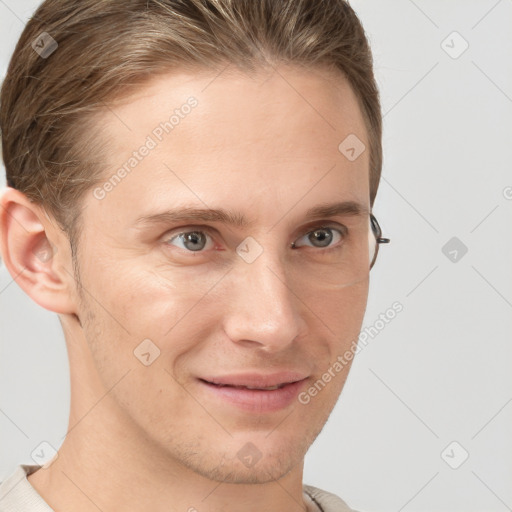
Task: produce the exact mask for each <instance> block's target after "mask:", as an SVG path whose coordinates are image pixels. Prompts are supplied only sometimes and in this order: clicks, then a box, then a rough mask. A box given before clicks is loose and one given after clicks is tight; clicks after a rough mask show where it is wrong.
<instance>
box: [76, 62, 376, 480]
mask: <svg viewBox="0 0 512 512" xmlns="http://www.w3.org/2000/svg"><path fill="white" fill-rule="evenodd" d="M278 71H279V73H277V72H267V71H263V70H262V71H261V72H258V73H257V74H255V75H252V76H247V75H245V74H242V73H239V72H234V71H231V70H229V69H228V70H226V71H224V72H223V73H222V74H221V75H219V76H217V77H216V78H215V76H216V74H214V73H208V72H206V71H205V72H196V73H186V72H183V73H173V74H169V75H162V76H160V77H158V78H157V79H155V80H154V81H153V82H151V83H150V84H149V85H148V86H146V87H145V88H144V89H142V90H140V91H139V92H138V93H137V95H135V96H132V97H130V98H129V99H125V100H123V102H122V103H120V104H119V105H118V106H116V107H115V108H114V109H113V112H114V113H115V115H113V113H111V112H110V111H109V112H106V113H105V114H103V117H102V119H101V122H99V123H98V126H99V127H101V128H100V132H99V133H98V135H99V136H101V137H102V138H103V140H106V141H108V142H109V147H110V156H109V162H108V165H109V168H110V171H109V172H108V173H106V175H105V182H102V183H100V184H98V186H97V187H96V188H94V189H93V190H91V193H90V194H89V195H88V196H87V197H86V199H85V209H84V230H83V232H82V236H81V240H80V250H79V255H78V264H79V271H80V278H81V282H82V285H83V289H84V290H83V291H82V293H81V297H82V301H81V305H80V309H79V310H78V311H77V315H78V316H79V318H80V320H81V322H82V329H83V334H84V337H85V340H86V342H87V344H88V345H89V347H90V349H91V352H92V355H93V359H94V362H95V364H96V368H97V371H98V373H99V376H100V378H101V380H102V381H103V383H104V385H105V387H106V388H107V389H110V388H111V387H112V386H113V385H114V384H115V383H116V382H117V381H119V379H120V377H121V376H123V375H124V374H126V372H127V371H128V370H129V374H128V375H127V376H126V378H124V379H123V380H122V381H121V382H120V383H119V384H118V385H116V386H115V387H114V388H113V389H112V390H111V393H110V396H111V398H112V400H113V403H115V404H116V407H118V408H119V410H120V411H121V416H120V417H122V421H123V422H125V423H126V425H127V426H129V427H133V428H135V429H138V430H139V431H141V433H142V434H143V435H142V434H141V439H144V440H145V441H144V442H146V443H151V444H152V445H153V446H157V447H158V449H159V453H160V454H162V455H161V456H162V458H166V459H168V460H172V461H174V462H175V463H176V462H177V463H179V464H182V465H184V466H186V467H187V468H189V469H191V470H193V471H195V472H197V473H199V474H201V475H203V476H207V477H208V478H212V479H215V480H218V481H226V482H237V483H242V482H245V483H250V482H253V483H254V482H261V483H262V482H266V481H270V480H271V479H276V478H280V477H281V476H283V475H285V474H287V473H288V472H290V471H291V470H292V469H294V468H297V467H299V466H300V464H301V463H302V461H303V458H304V455H305V453H306V451H307V449H308V447H309V446H310V444H311V443H312V442H313V440H314V439H315V438H316V436H317V435H318V434H319V432H320V431H321V429H322V427H323V425H324V424H325V422H326V420H327V418H328V416H329V414H330V412H331V410H332V408H333V407H334V405H335V403H336V401H337V399H338V396H339V394H340V392H341V390H342V387H343V385H344V382H345V379H346V377H347V373H348V370H349V367H350V363H348V364H347V365H345V367H344V368H343V369H342V370H341V371H333V370H332V368H333V363H334V362H335V361H336V360H337V358H338V357H339V356H342V355H343V354H344V353H345V352H346V351H347V350H348V349H350V346H351V344H352V345H353V342H354V340H356V339H357V337H358V334H359V331H360V328H361V323H362V320H363V315H364V310H365V307H366V300H367V294H368V275H366V277H365V278H364V279H358V280H357V282H353V283H351V284H350V285H349V286H333V285H332V282H331V284H329V282H328V279H327V280H326V279H325V276H326V275H327V274H329V272H331V275H333V269H334V266H333V267H332V268H331V270H329V268H330V267H329V265H334V264H335V262H336V261H337V260H336V258H335V257H333V256H332V255H331V256H322V255H320V252H321V251H322V250H325V248H324V247H326V246H327V247H326V248H328V246H329V245H328V244H327V243H326V241H330V245H331V246H335V245H337V244H340V243H342V242H340V240H341V235H340V233H343V229H344V228H345V229H349V230H351V231H350V232H351V233H353V235H352V236H353V238H352V241H353V243H354V244H357V243H358V242H357V241H358V240H359V241H360V240H362V239H365V240H366V241H367V240H368V222H369V221H368V214H367V213H364V211H363V212H362V213H361V214H360V215H359V214H355V213H354V212H353V211H352V210H351V211H349V212H345V213H343V211H342V212H339V213H337V214H336V215H331V216H330V215H327V216H322V217H318V218H316V217H311V216H308V211H309V210H310V209H312V208H314V207H316V206H318V205H321V204H327V203H339V202H346V201H350V202H353V203H357V204H359V205H360V206H361V208H363V209H364V208H366V209H369V183H368V179H369V178H368V165H369V156H368V151H364V152H363V153H362V154H361V155H360V156H359V158H357V159H355V160H353V159H352V160H353V161H351V159H349V158H347V157H346V156H345V155H344V154H343V153H342V152H341V151H340V150H339V149H338V146H339V145H340V143H341V142H342V141H343V140H344V139H345V138H346V137H347V136H348V135H350V134H356V135H357V137H358V138H359V139H360V140H361V141H363V142H364V143H365V144H366V146H367V147H368V141H367V137H366V130H365V127H364V122H363V119H362V116H361V113H360V110H359V107H358V104H357V100H356V97H355V95H354V93H353V91H352V90H351V88H350V87H349V85H348V83H347V82H346V81H345V80H344V79H343V77H342V76H341V75H335V74H330V73H328V72H327V71H322V70H320V69H316V70H313V71H311V70H310V71H305V70H301V69H299V68H294V67H285V66H280V67H279V68H278ZM171 116H172V117H171ZM166 123H167V124H166ZM144 148H146V149H144ZM123 166H124V167H123ZM122 169H124V171H123V170H122ZM183 209H188V210H187V212H188V213H187V215H184V214H183V213H181V214H180V216H178V215H176V212H175V210H183ZM194 209H202V210H222V211H223V212H224V213H226V212H227V213H228V215H227V216H222V215H219V214H218V213H217V215H216V216H210V217H209V218H202V217H199V216H197V215H196V216H195V215H194V214H193V213H192V210H194ZM170 210H173V211H174V214H170V213H168V214H165V212H169V211H170ZM351 212H352V213H351ZM226 218H230V219H231V220H232V221H234V222H233V223H229V222H227V221H226ZM242 218H243V219H244V220H245V221H246V224H243V223H242V222H241V219H242ZM323 226H328V229H327V231H325V230H324V231H321V233H320V238H319V239H317V240H316V242H315V239H314V238H313V237H312V236H310V235H309V233H311V232H313V231H315V230H316V229H318V228H320V229H321V228H322V227H323ZM365 237H366V238H365ZM294 242H295V246H294V248H292V244H293V243H294ZM366 243H367V242H366ZM366 250H367V248H366ZM359 256H361V254H359ZM362 256H364V254H363V255H362ZM367 257H368V256H367V254H366V258H367ZM315 276H323V278H322V279H315ZM329 369H331V372H330V375H331V378H330V379H328V378H327V377H325V374H326V372H328V370H329ZM319 380H321V381H322V382H323V385H320V386H319V385H318V381H319ZM285 383H288V384H286V385H285V386H283V384H285ZM315 383H317V386H316V390H317V391H316V393H315V392H314V391H313V392H311V393H310V392H308V390H310V389H311V388H312V386H313V387H314V385H315ZM275 386H281V387H279V388H278V389H267V390H265V389H263V388H273V387H275ZM249 388H257V389H249ZM300 397H302V400H301V399H300ZM306 397H308V398H307V399H306Z"/></svg>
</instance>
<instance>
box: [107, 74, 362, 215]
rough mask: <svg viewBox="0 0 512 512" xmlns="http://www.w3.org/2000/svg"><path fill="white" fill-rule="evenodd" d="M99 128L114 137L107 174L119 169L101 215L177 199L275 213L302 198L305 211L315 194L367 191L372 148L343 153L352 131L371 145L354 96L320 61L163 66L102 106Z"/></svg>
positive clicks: (342, 196) (347, 196)
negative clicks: (248, 67) (244, 66)
mask: <svg viewBox="0 0 512 512" xmlns="http://www.w3.org/2000/svg"><path fill="white" fill-rule="evenodd" d="M98 132H99V134H100V136H101V137H103V138H104V139H105V140H108V142H109V145H108V147H109V152H108V155H107V160H108V167H109V171H108V172H107V173H106V174H105V176H104V177H105V180H109V178H112V177H114V178H115V176H114V175H115V174H119V175H121V179H118V178H119V176H118V177H117V178H116V179H114V180H113V181H112V180H111V181H112V183H113V186H111V187H108V189H109V191H108V194H107V195H106V197H105V199H104V200H102V201H100V204H98V206H99V208H100V209H102V210H103V211H104V213H106V210H107V209H108V208H117V209H118V210H123V209H126V207H127V205H128V204H129V205H130V206H131V209H132V210H134V212H135V211H136V212H135V213H136V214H137V218H139V217H140V215H141V214H142V215H143V214H144V211H148V212H149V211H151V212H154V211H155V209H158V208H160V207H161V208H167V209H168V208H169V207H171V206H172V204H169V203H170V201H172V200H173V199H177V198H179V199H180V201H181V202H186V203H190V202H191V201H193V202H195V203H196V204H197V205H198V206H201V207H204V206H205V205H207V204H208V203H209V202H211V203H215V204H217V205H219V204H233V206H236V207H237V208H236V209H237V210H239V211H241V210H242V209H243V207H244V206H245V207H247V206H248V205H251V206H252V207H256V206H258V207H261V208H263V207H264V206H266V207H268V208H269V211H268V212H267V214H270V213H273V214H274V215H275V214H277V212H278V210H279V209H280V207H282V209H289V208H290V207H292V205H293V204H294V203H297V202H298V201H301V197H302V198H305V200H302V201H301V204H303V206H304V209H307V208H310V207H311V206H312V205H313V202H312V201H314V204H316V203H317V202H318V201H317V200H316V199H315V196H318V195H319V194H322V196H323V197H322V202H331V201H334V200H359V201H361V200H366V199H367V197H366V196H367V195H368V168H369V167H368V166H369V155H368V151H363V152H362V153H361V155H360V156H359V157H358V158H357V159H356V160H354V161H351V160H350V159H348V158H347V157H346V155H344V154H343V153H342V152H341V151H340V144H342V143H343V141H344V140H346V139H347V137H353V136H356V137H357V139H358V140H360V142H361V144H364V145H366V147H368V145H369V144H368V140H367V132H366V128H365V125H364V120H363V117H362V114H361V110H360V108H359V104H358V101H357V98H356V95H355V94H354V92H353V90H352V89H351V87H350V85H349V84H348V82H347V81H346V79H345V78H344V77H343V75H342V74H341V73H339V72H331V71H327V70H325V69H322V68H308V69H306V68H301V67H294V66H277V67H276V68H275V69H271V70H268V69H266V70H260V71H258V72H257V73H253V74H251V75H247V74H245V73H243V72H240V71H238V70H235V69H232V68H230V67H229V66H228V67H227V68H225V69H223V70H221V72H220V73H219V72H218V71H216V72H213V71H211V70H197V71H194V72H192V71H184V70H182V71H175V72H172V73H169V74H164V75H161V76H158V77H156V78H155V79H153V80H152V81H151V82H149V83H148V84H146V85H145V86H144V87H142V88H141V89H140V90H138V91H137V93H136V94H133V95H131V96H129V97H125V98H123V100H122V101H120V102H118V103H117V104H115V105H113V106H112V107H111V108H110V110H108V111H105V112H104V113H103V114H102V118H101V120H100V122H99V123H98ZM144 148H145V149H144ZM121 169H124V171H123V172H118V171H119V170H121ZM326 194H328V195H329V197H327V196H326ZM306 196H309V197H306ZM255 197H259V198H261V200H260V201H255ZM235 203H236V204H235ZM150 207H151V208H150ZM271 210H272V212H271ZM127 215H128V212H127ZM249 217H250V215H249ZM132 220H133V219H132Z"/></svg>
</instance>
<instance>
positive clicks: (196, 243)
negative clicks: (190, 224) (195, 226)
mask: <svg viewBox="0 0 512 512" xmlns="http://www.w3.org/2000/svg"><path fill="white" fill-rule="evenodd" d="M207 237H208V238H210V235H208V234H206V233H205V232H204V231H200V230H196V231H182V232H181V233H178V234H176V235H173V236H172V237H171V238H169V239H167V240H166V241H165V242H166V243H168V244H172V242H174V241H175V240H176V241H179V242H181V243H182V244H183V246H181V247H180V246H178V247H180V249H184V250H185V251H188V252H200V251H202V250H203V249H204V248H205V246H206V243H207V241H208V239H207ZM210 239H211V238H210ZM172 245H174V244H172Z"/></svg>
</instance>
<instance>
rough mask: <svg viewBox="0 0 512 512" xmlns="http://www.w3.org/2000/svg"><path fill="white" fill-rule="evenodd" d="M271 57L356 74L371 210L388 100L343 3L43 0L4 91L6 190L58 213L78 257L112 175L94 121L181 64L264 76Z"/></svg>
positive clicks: (0, 124)
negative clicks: (95, 204)
mask: <svg viewBox="0 0 512 512" xmlns="http://www.w3.org/2000/svg"><path fill="white" fill-rule="evenodd" d="M42 33H46V34H49V36H46V35H44V36H43V37H46V43H48V41H49V42H52V44H53V45H54V46H55V43H53V40H55V41H56V44H57V45H58V47H57V49H56V50H55V51H54V52H53V53H52V54H50V55H38V53H37V52H36V51H35V50H36V48H37V47H34V46H33V44H35V43H36V42H37V41H38V38H41V34H42ZM49 37H51V38H53V40H52V39H50V38H49ZM269 60H271V61H274V62H285V63H291V64H293V63H296V64H301V65H302V64H303V65H315V64H324V65H327V66H329V67H332V68H334V69H338V70H340V71H341V72H342V73H344V75H345V76H346V77H347V79H348V81H349V83H350V84H351V86H352V88H353V89H354V92H355V93H356V96H357V98H358V101H359V104H360V107H361V111H362V114H363V116H364V119H365V123H366V127H367V131H368V139H369V151H370V204H371V206H373V202H374V200H375V196H376V194H377V189H378V186H379V181H380V174H381V167H382V146H381V144H382V143H381V138H382V118H381V111H380V102H379V94H378V89H377V85H376V82H375V78H374V75H373V62H372V55H371V50H370V48H369V44H368V41H367V39H366V35H365V33H364V30H363V27H362V26H361V23H360V21H359V19H358V18H357V15H356V14H355V12H354V11H353V9H352V8H351V7H350V5H349V4H348V2H347V1H345V0H321V1H320V0H46V1H45V2H43V3H42V4H41V6H40V7H39V8H38V9H37V11H36V12H35V14H34V15H33V16H32V18H31V19H30V20H29V22H28V23H27V25H26V27H25V29H24V31H23V33H22V35H21V37H20V39H19V41H18V43H17V46H16V49H15V51H14V53H13V55H12V58H11V61H10V64H9V67H8V71H7V75H6V78H5V80H4V82H3V84H2V90H1V95H0V107H1V109H0V129H1V134H2V152H3V160H4V163H5V167H6V172H7V185H8V186H10V187H13V188H16V189H18V190H20V191H22V192H23V193H25V194H26V195H27V197H29V199H30V200H31V201H34V202H36V203H37V204H40V205H41V206H43V207H44V208H45V210H46V211H48V212H49V213H51V214H52V215H53V217H54V218H55V219H56V220H57V222H58V223H59V225H60V226H61V228H62V229H64V230H65V231H66V232H67V234H68V236H69V238H70V241H71V248H72V251H73V246H74V242H75V243H76V241H77V237H78V233H79V219H80V214H81V203H82V199H83V197H84V194H85V193H86V192H87V191H88V190H89V189H90V188H91V187H93V186H94V185H95V184H96V183H98V182H99V181H101V180H102V174H103V172H102V171H103V169H102V165H101V161H102V158H101V154H102V151H105V150H106V148H105V147H104V146H102V144H101V141H99V140H96V139H95V137H94V134H95V133H94V129H93V127H94V114H98V113H101V112H103V111H104V110H105V109H106V108H107V104H108V102H109V101H112V100H114V99H116V98H118V97H119V96H120V93H121V92H122V93H123V95H125V94H128V93H129V92H130V91H133V90H134V89H135V88H136V87H139V86H140V85H142V84H143V83H144V82H146V81H148V80H149V79H150V78H152V77H154V76H155V75H156V74H159V73H165V72H169V71H171V70H172V69H173V68H174V67H176V66H178V65H182V66H183V65H186V66H190V67H192V68H193V67H194V66H195V67H196V68H197V67H198V66H200V67H211V68H215V66H217V69H219V66H220V65H222V64H224V63H233V64H235V65H237V66H238V67H240V68H245V69H256V68H257V67H258V66H259V65H265V64H266V63H268V62H269ZM340 142H341V141H340ZM91 155H95V157H94V158H91ZM73 253H74V252H73Z"/></svg>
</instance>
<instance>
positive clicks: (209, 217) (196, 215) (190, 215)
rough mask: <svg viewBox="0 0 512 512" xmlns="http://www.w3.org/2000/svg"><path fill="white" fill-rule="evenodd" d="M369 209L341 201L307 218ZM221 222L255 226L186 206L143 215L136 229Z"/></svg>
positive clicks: (237, 216)
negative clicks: (180, 223)
mask: <svg viewBox="0 0 512 512" xmlns="http://www.w3.org/2000/svg"><path fill="white" fill-rule="evenodd" d="M369 213H370V211H369V209H368V207H367V206H366V205H364V204H362V203H359V202H357V201H341V202H336V203H323V204H319V205H316V206H313V207H312V208H310V209H309V210H308V211H307V212H306V215H305V217H306V218H308V219H317V218H320V217H335V216H341V215H345V216H365V215H369ZM189 221H201V222H219V223H222V224H227V225H230V226H233V227H236V228H240V229H241V228H248V227H251V226H253V225H254V221H250V220H249V219H247V218H246V217H245V216H244V215H243V214H242V213H240V212H231V211H228V210H225V209H224V208H197V207H195V206H184V207H179V208H175V209H171V210H167V211H164V212H160V213H155V214H149V215H143V216H142V217H139V218H138V219H137V220H136V221H135V226H136V227H147V226H150V225H154V224H162V223H171V222H189Z"/></svg>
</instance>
